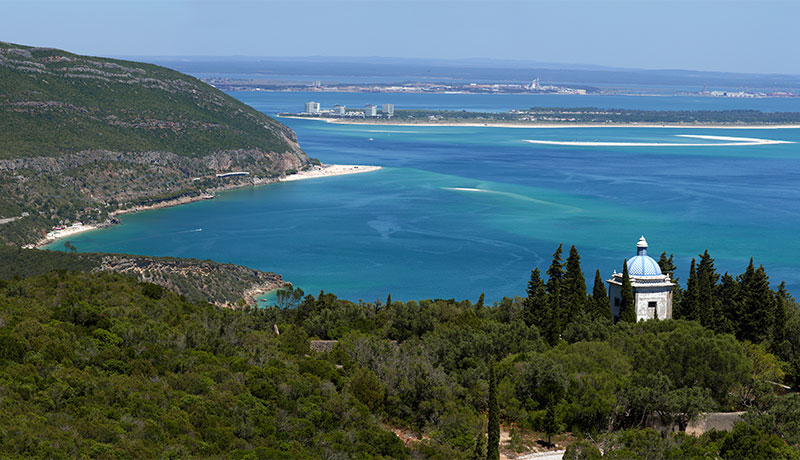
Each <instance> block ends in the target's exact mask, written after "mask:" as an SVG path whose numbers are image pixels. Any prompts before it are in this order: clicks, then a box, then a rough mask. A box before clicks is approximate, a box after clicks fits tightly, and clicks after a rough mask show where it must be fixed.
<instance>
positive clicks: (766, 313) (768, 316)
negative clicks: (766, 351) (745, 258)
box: [738, 257, 777, 343]
mask: <svg viewBox="0 0 800 460" xmlns="http://www.w3.org/2000/svg"><path fill="white" fill-rule="evenodd" d="M739 283H740V285H741V289H742V315H741V319H740V322H739V328H738V330H739V334H740V335H741V340H749V341H751V342H754V343H760V342H763V341H764V340H766V339H768V338H770V336H771V335H772V332H773V330H774V327H775V319H776V318H775V316H776V315H775V309H776V307H775V305H776V303H777V302H776V301H775V295H774V293H773V292H772V291H771V290H770V288H769V277H767V274H766V272H765V271H764V266H763V265H760V266H759V267H758V268H755V267H754V265H753V258H752V257H751V258H750V264H749V265H748V266H747V269H746V270H745V272H744V273H743V274H741V275H740V276H739Z"/></svg>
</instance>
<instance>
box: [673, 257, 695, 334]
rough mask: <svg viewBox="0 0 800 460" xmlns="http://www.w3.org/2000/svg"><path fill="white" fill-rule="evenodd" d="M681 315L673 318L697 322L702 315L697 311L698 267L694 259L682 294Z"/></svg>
mask: <svg viewBox="0 0 800 460" xmlns="http://www.w3.org/2000/svg"><path fill="white" fill-rule="evenodd" d="M679 313H680V314H679V315H677V316H676V315H675V314H674V313H673V316H674V317H675V318H676V319H686V320H689V321H697V320H699V319H700V315H699V313H698V311H697V267H696V264H695V260H694V258H692V264H691V265H690V266H689V278H688V279H687V280H686V290H685V291H684V292H682V293H681V304H680V311H679Z"/></svg>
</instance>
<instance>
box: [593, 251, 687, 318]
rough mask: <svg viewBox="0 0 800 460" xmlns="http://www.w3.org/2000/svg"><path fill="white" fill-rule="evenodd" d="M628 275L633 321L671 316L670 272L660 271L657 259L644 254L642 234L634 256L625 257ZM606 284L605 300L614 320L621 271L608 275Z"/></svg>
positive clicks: (616, 311) (616, 310) (620, 286)
mask: <svg viewBox="0 0 800 460" xmlns="http://www.w3.org/2000/svg"><path fill="white" fill-rule="evenodd" d="M628 276H630V279H631V286H632V287H633V299H634V300H633V305H634V308H635V310H636V321H643V320H648V319H670V318H672V288H673V286H675V283H673V282H672V280H671V279H670V277H669V274H662V273H661V267H659V266H658V262H656V261H655V260H653V258H652V257H650V256H648V255H647V240H645V239H644V236H642V237H641V238H639V242H638V243H637V244H636V255H635V256H633V257H631V258H630V259H628ZM606 282H607V283H608V300H609V302H610V303H611V313H612V315H613V316H614V321H615V322H616V321H617V319H618V318H619V304H620V300H621V297H622V296H621V292H622V273H617V272H616V270H615V271H614V274H613V275H611V279H609V280H606Z"/></svg>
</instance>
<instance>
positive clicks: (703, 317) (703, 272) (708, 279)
mask: <svg viewBox="0 0 800 460" xmlns="http://www.w3.org/2000/svg"><path fill="white" fill-rule="evenodd" d="M718 280H719V274H718V273H717V272H716V269H715V268H714V259H712V258H711V256H710V255H708V250H706V251H705V252H703V253H702V254H700V263H699V264H698V265H697V299H696V302H695V303H696V304H697V313H698V316H699V319H700V324H702V325H703V327H707V328H709V329H713V330H715V331H716V330H717V328H718V327H720V326H721V321H720V318H718V314H717V310H719V306H718V305H717V299H716V298H715V296H714V291H715V290H716V285H717V281H718Z"/></svg>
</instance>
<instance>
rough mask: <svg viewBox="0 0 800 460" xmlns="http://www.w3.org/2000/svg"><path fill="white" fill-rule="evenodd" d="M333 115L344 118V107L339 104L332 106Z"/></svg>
mask: <svg viewBox="0 0 800 460" xmlns="http://www.w3.org/2000/svg"><path fill="white" fill-rule="evenodd" d="M333 114H334V115H339V116H344V114H345V106H343V105H339V104H336V105H334V106H333Z"/></svg>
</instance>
